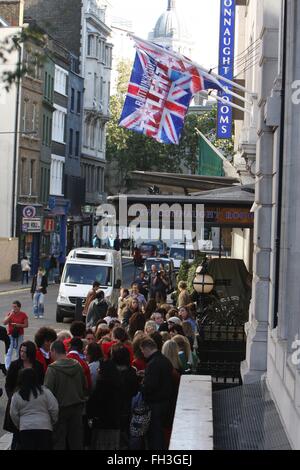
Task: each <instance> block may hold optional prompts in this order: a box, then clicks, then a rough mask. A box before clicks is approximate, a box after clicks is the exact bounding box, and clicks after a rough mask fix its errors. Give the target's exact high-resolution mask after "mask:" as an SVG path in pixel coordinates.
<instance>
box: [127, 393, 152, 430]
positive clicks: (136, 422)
mask: <svg viewBox="0 0 300 470" xmlns="http://www.w3.org/2000/svg"><path fill="white" fill-rule="evenodd" d="M150 420H151V410H150V408H149V406H148V405H147V404H146V403H145V401H144V399H143V396H142V394H141V392H139V393H138V394H137V395H136V396H135V397H134V398H133V399H132V415H131V421H130V427H129V432H130V436H131V437H143V436H145V434H146V433H147V431H148V428H149V425H150Z"/></svg>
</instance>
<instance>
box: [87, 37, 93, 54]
mask: <svg viewBox="0 0 300 470" xmlns="http://www.w3.org/2000/svg"><path fill="white" fill-rule="evenodd" d="M87 55H88V56H93V55H94V36H93V35H92V34H89V35H88V48H87Z"/></svg>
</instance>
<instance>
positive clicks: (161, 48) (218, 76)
mask: <svg viewBox="0 0 300 470" xmlns="http://www.w3.org/2000/svg"><path fill="white" fill-rule="evenodd" d="M128 35H129V36H130V37H131V38H132V39H133V40H134V41H138V42H143V43H145V44H146V45H147V44H149V45H151V47H154V48H155V49H156V51H158V52H159V53H161V52H162V51H163V52H165V53H166V54H169V55H170V56H171V57H173V58H174V59H177V60H178V58H179V59H180V60H182V61H183V62H187V63H189V64H190V65H193V66H194V67H196V68H198V69H199V70H201V71H202V72H204V73H205V74H207V75H208V77H213V78H215V79H216V80H221V81H222V82H224V83H228V84H229V85H231V86H232V87H234V88H237V89H238V90H241V91H243V92H244V93H247V94H249V95H251V96H252V97H255V96H256V95H257V93H255V92H253V91H250V90H247V89H246V88H245V87H243V86H242V85H239V84H238V83H236V82H233V81H232V80H229V79H228V78H225V77H222V76H221V75H218V74H216V73H215V72H212V71H209V70H208V69H205V68H204V67H203V66H202V65H199V64H198V63H197V62H193V61H191V59H188V58H187V57H184V56H183V55H181V54H179V53H177V52H176V53H175V52H174V51H172V50H170V49H164V48H163V47H160V46H158V45H157V44H155V43H153V42H150V41H147V40H145V39H141V38H139V37H138V36H134V35H133V34H130V33H128ZM218 85H219V86H220V84H219V83H218ZM222 88H223V87H222ZM238 96H239V95H238ZM239 98H240V96H239ZM251 104H252V103H251Z"/></svg>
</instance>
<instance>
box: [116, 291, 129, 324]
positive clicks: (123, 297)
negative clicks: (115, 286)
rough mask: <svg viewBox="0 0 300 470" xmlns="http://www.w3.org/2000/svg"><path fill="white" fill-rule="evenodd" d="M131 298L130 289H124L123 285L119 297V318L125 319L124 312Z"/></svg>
mask: <svg viewBox="0 0 300 470" xmlns="http://www.w3.org/2000/svg"><path fill="white" fill-rule="evenodd" d="M129 299H130V294H129V290H128V289H124V287H122V288H121V289H120V297H119V300H118V318H119V320H121V321H123V319H124V312H125V310H126V309H127V307H128V301H129Z"/></svg>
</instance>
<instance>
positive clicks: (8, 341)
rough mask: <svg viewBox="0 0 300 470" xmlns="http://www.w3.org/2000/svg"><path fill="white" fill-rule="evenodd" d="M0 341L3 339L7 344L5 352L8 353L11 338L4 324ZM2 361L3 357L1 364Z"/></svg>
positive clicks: (0, 331) (0, 327) (0, 330)
mask: <svg viewBox="0 0 300 470" xmlns="http://www.w3.org/2000/svg"><path fill="white" fill-rule="evenodd" d="M0 341H3V343H4V344H5V352H6V353H7V351H8V349H9V345H10V339H9V336H8V334H7V331H6V328H4V327H3V326H0ZM1 361H2V357H0V364H1Z"/></svg>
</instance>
